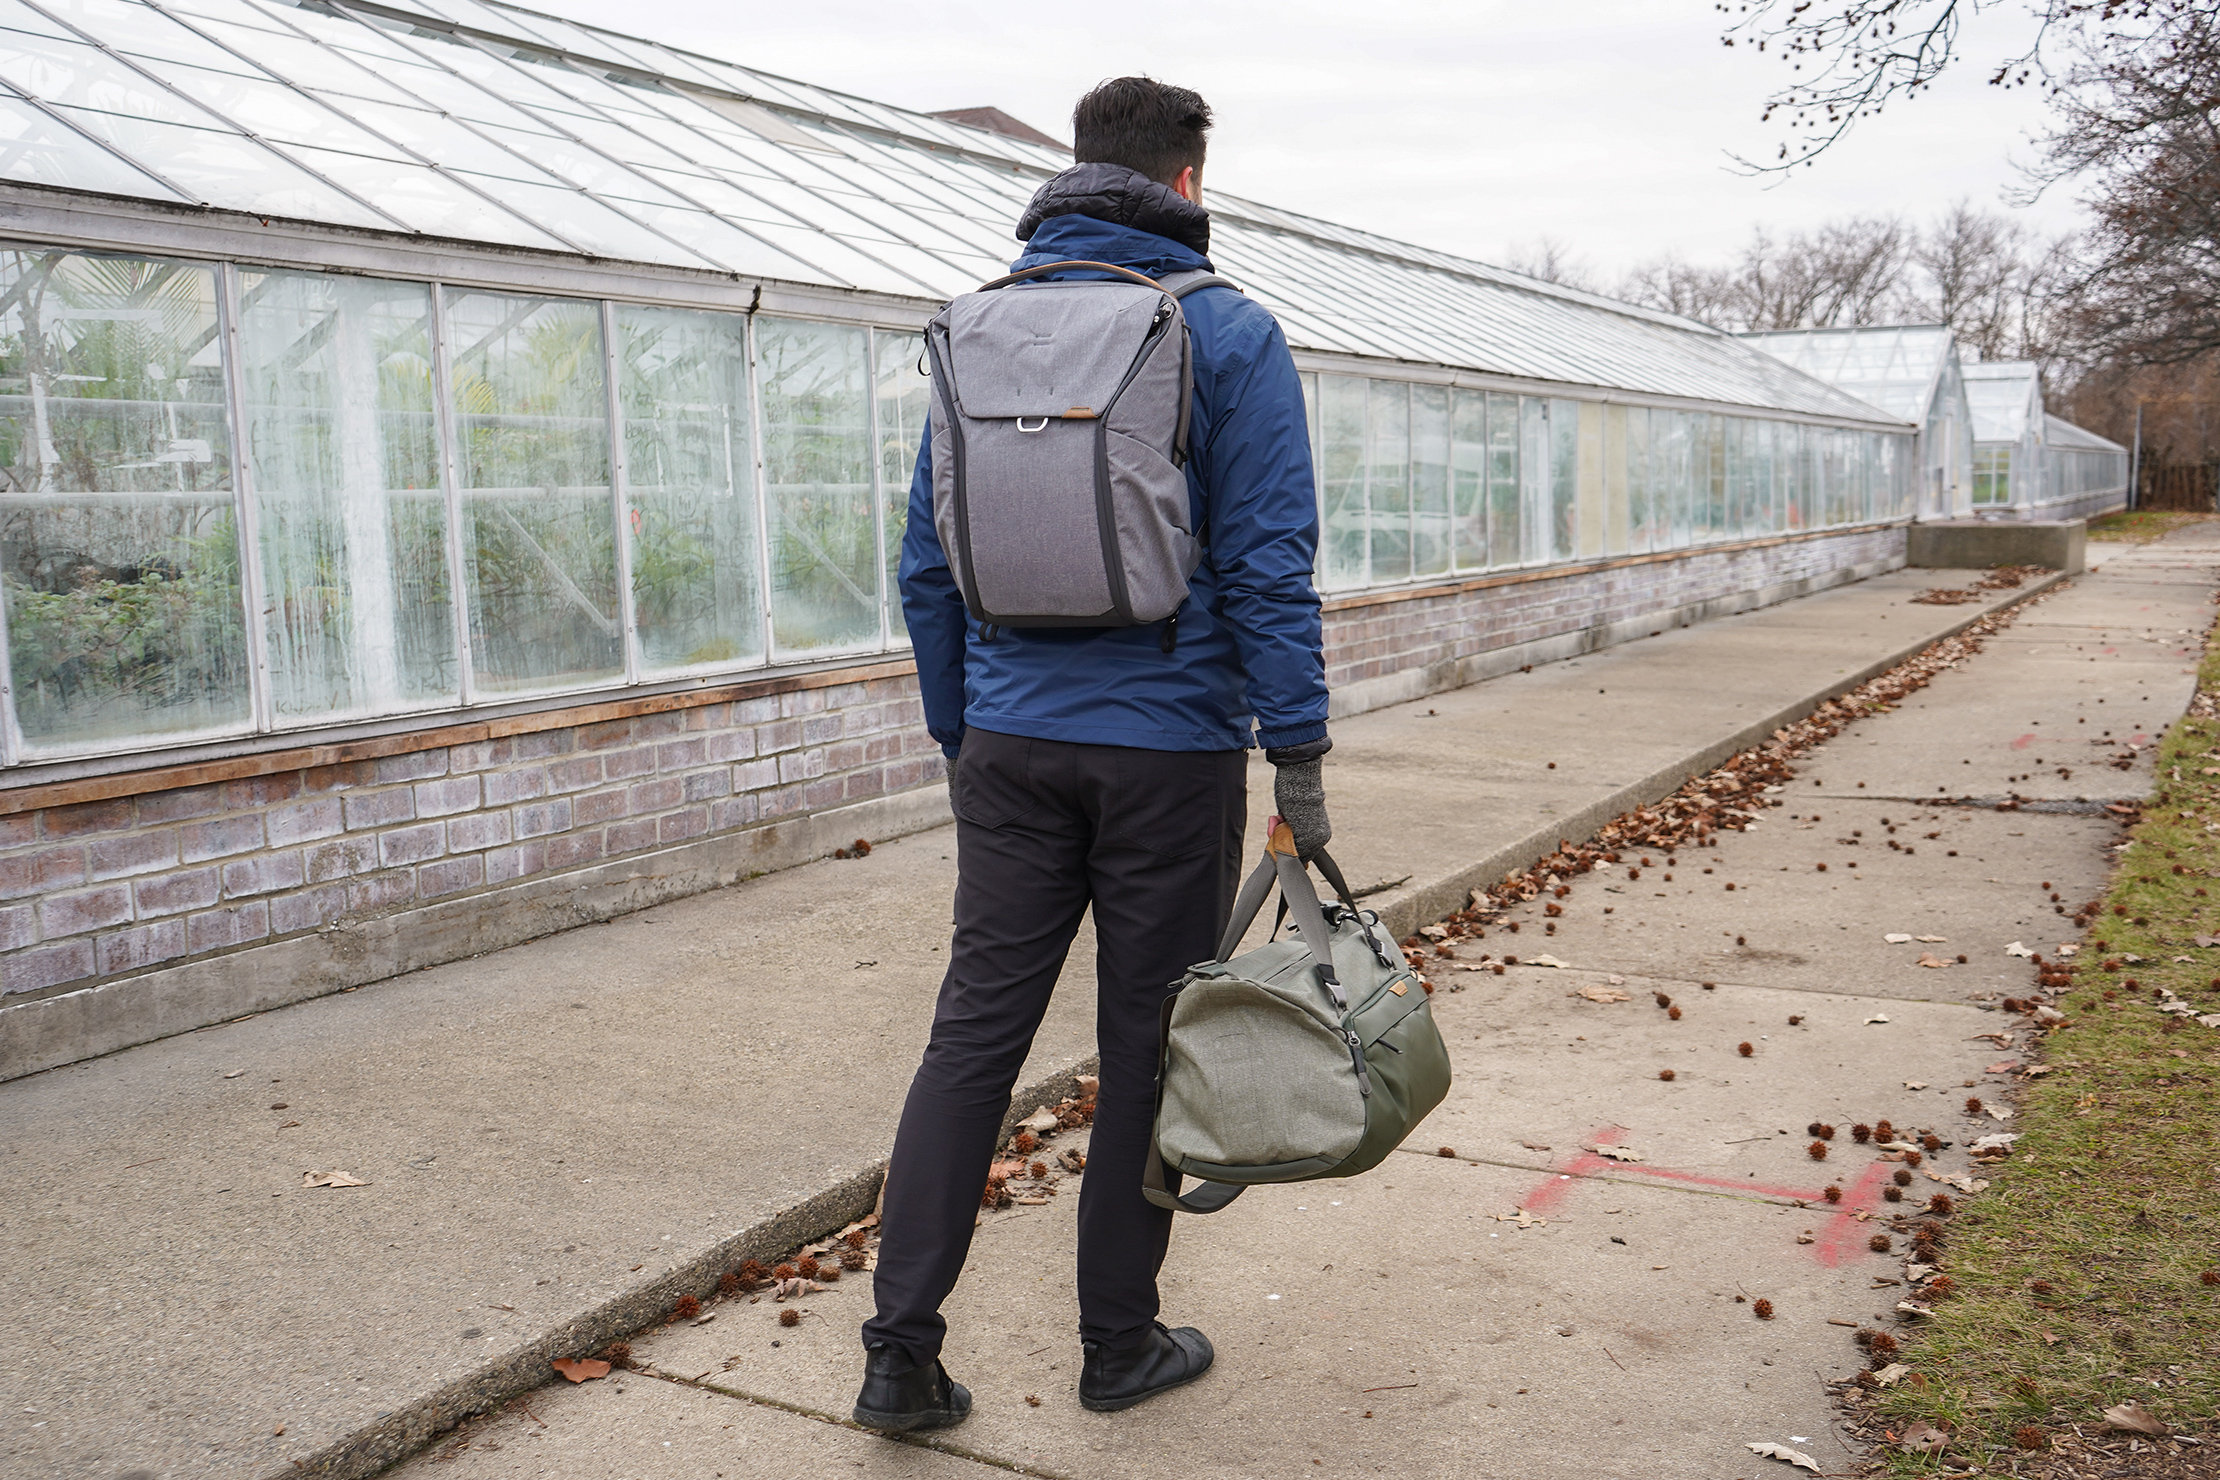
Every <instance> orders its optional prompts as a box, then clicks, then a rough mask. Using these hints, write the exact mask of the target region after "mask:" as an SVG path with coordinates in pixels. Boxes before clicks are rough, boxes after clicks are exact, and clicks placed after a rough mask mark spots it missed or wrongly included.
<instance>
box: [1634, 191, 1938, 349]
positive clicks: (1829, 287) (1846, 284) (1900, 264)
mask: <svg viewBox="0 0 2220 1480" xmlns="http://www.w3.org/2000/svg"><path fill="white" fill-rule="evenodd" d="M1909 240H1910V234H1909V233H1908V231H1907V230H1906V228H1905V226H1904V224H1903V223H1902V222H1901V221H1899V220H1897V219H1895V218H1894V217H1888V216H1853V217H1846V218H1845V219H1843V220H1840V221H1830V222H1828V223H1826V224H1825V225H1823V226H1821V227H1819V228H1818V229H1817V230H1815V231H1811V232H1792V233H1790V234H1789V235H1788V236H1786V237H1782V238H1775V237H1773V236H1770V235H1768V234H1767V233H1766V232H1765V230H1764V229H1763V228H1760V229H1758V230H1757V231H1754V232H1752V233H1751V235H1750V241H1749V244H1748V245H1747V246H1745V247H1744V248H1743V249H1742V252H1741V255H1740V257H1739V258H1738V259H1737V260H1736V261H1735V262H1734V263H1733V264H1732V265H1731V266H1727V267H1705V266H1701V265H1692V264H1689V263H1686V262H1682V261H1681V260H1679V259H1678V258H1676V257H1670V256H1668V257H1663V258H1660V259H1658V260H1657V261H1655V262H1651V263H1647V264H1645V265H1643V266H1641V267H1637V268H1636V269H1635V270H1634V271H1633V272H1632V273H1630V274H1628V276H1627V278H1626V279H1625V281H1624V282H1622V283H1621V284H1620V286H1619V288H1618V290H1617V291H1618V295H1619V296H1620V297H1622V298H1624V299H1626V300H1628V301H1629V302H1633V303H1641V304H1645V305H1648V306H1650V307H1653V308H1662V309H1667V310H1669V311H1671V312H1673V313H1679V314H1685V315H1687V316H1688V317H1690V318H1695V319H1702V320H1704V321H1705V322H1707V323H1713V324H1718V325H1720V326H1721V327H1722V328H1730V329H1737V330H1741V329H1806V328H1817V327H1826V326H1830V325H1846V324H1872V323H1881V322H1885V321H1887V320H1888V319H1889V318H1890V317H1891V313H1890V306H1891V304H1892V303H1893V300H1894V298H1895V297H1896V296H1897V290H1898V285H1899V283H1900V281H1901V278H1902V276H1903V269H1904V262H1905V256H1906V251H1907V247H1908V244H1909Z"/></svg>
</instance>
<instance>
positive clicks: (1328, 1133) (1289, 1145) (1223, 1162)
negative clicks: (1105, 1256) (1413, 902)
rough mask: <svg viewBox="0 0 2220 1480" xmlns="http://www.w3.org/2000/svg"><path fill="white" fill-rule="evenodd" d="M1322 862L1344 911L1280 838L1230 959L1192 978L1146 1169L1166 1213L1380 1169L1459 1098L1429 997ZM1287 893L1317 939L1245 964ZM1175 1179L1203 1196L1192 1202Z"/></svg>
mask: <svg viewBox="0 0 2220 1480" xmlns="http://www.w3.org/2000/svg"><path fill="white" fill-rule="evenodd" d="M1315 861H1316V862H1317V864H1318V867H1319V870H1320V871H1321V872H1322V873H1324V874H1325V876H1326V881H1327V882H1328V883H1330V884H1332V885H1333V886H1334V889H1335V892H1336V893H1338V894H1339V895H1340V896H1341V903H1340V904H1339V905H1327V906H1324V907H1321V906H1320V905H1319V902H1318V894H1317V891H1315V890H1314V889H1312V888H1311V883H1310V875H1309V873H1308V872H1306V871H1305V869H1304V867H1303V865H1302V863H1301V862H1299V861H1298V860H1297V858H1296V856H1295V839H1294V836H1293V835H1292V834H1291V833H1290V832H1289V831H1288V828H1287V825H1286V824H1285V823H1281V824H1279V825H1278V826H1276V827H1275V828H1274V829H1273V830H1272V837H1271V840H1270V842H1268V843H1267V844H1266V846H1265V858H1264V862H1263V864H1262V865H1261V866H1259V867H1258V869H1257V871H1256V872H1255V873H1254V874H1252V875H1250V877H1249V881H1248V882H1247V883H1246V884H1244V885H1243V886H1242V888H1241V897H1240V898H1239V899H1238V900H1236V901H1235V903H1234V906H1233V918H1232V920H1231V921H1230V922H1229V923H1228V924H1227V926H1226V933H1225V937H1224V939H1223V940H1221V941H1220V942H1219V945H1218V956H1217V959H1216V960H1213V961H1205V962H1203V963H1202V964H1201V965H1199V966H1191V967H1189V968H1188V969H1187V975H1186V977H1185V979H1183V980H1182V981H1181V982H1180V983H1179V984H1178V985H1177V986H1176V987H1175V988H1174V989H1173V992H1172V994H1171V995H1170V996H1169V997H1167V998H1166V999H1165V1001H1164V1009H1163V1011H1164V1040H1163V1050H1162V1058H1161V1059H1160V1061H1159V1064H1158V1069H1157V1080H1156V1134H1155V1137H1154V1139H1153V1140H1152V1142H1151V1143H1150V1146H1149V1155H1148V1159H1147V1160H1146V1161H1145V1162H1144V1163H1143V1164H1142V1172H1141V1195H1142V1196H1143V1197H1146V1198H1147V1199H1148V1200H1149V1201H1150V1202H1152V1203H1154V1204H1155V1205H1156V1206H1158V1207H1160V1208H1170V1209H1173V1210H1175V1211H1178V1212H1182V1213H1215V1212H1216V1211H1218V1210H1219V1209H1220V1208H1222V1207H1224V1206H1225V1205H1226V1204H1228V1203H1230V1202H1232V1201H1233V1200H1234V1199H1235V1198H1237V1197H1239V1196H1240V1195H1241V1190H1242V1189H1243V1188H1244V1187H1248V1186H1252V1185H1254V1184H1256V1183H1260V1182H1307V1181H1310V1180H1312V1179H1314V1178H1319V1177H1353V1176H1355V1175H1357V1174H1358V1173H1359V1172H1367V1171H1370V1170H1371V1169H1372V1168H1374V1167H1376V1166H1378V1165H1379V1164H1380V1163H1381V1162H1382V1161H1383V1160H1385V1159H1386V1157H1387V1154H1388V1153H1389V1152H1390V1151H1393V1150H1394V1149H1395V1148H1396V1147H1397V1146H1398V1145H1400V1144H1401V1143H1402V1141H1403V1138H1404V1137H1405V1136H1407V1135H1409V1134H1410V1133H1411V1129H1412V1127H1414V1126H1416V1125H1417V1124H1418V1123H1419V1121H1421V1120H1423V1119H1425V1118H1426V1115H1427V1112H1429V1111H1431V1110H1432V1109H1433V1108H1434V1107H1435V1106H1436V1105H1439V1104H1440V1103H1441V1102H1442V1099H1443V1097H1444V1096H1446V1095H1447V1094H1448V1093H1449V1049H1448V1046H1447V1045H1446V1044H1444V1043H1443V1042H1442V1037H1441V1030H1440V1029H1439V1028H1437V1027H1436V1026H1435V1025H1434V1013H1433V1006H1432V1004H1431V1003H1430V1002H1428V1000H1427V995H1426V994H1427V991H1428V988H1427V987H1426V986H1425V985H1424V984H1423V983H1421V982H1420V981H1419V980H1418V978H1417V977H1416V976H1415V975H1414V974H1413V973H1412V971H1411V969H1410V967H1409V966H1407V965H1406V964H1404V960H1403V953H1402V951H1401V950H1400V949H1398V948H1397V947H1396V944H1395V942H1394V941H1393V940H1392V939H1391V938H1390V937H1389V936H1388V933H1387V931H1386V929H1385V928H1384V927H1383V926H1382V925H1381V924H1380V917H1379V916H1378V915H1376V914H1374V913H1372V912H1371V911H1370V910H1360V909H1358V908H1357V906H1356V903H1355V901H1354V899H1353V898H1352V896H1351V895H1350V893H1349V885H1348V883H1347V881H1346V880H1344V879H1343V878H1342V876H1341V870H1340V869H1339V868H1338V867H1336V866H1335V864H1334V861H1333V859H1332V858H1330V857H1328V856H1327V854H1326V852H1325V851H1324V850H1323V849H1321V850H1319V852H1318V854H1317V855H1316V859H1315ZM1275 881H1276V882H1277V883H1278V884H1279V886H1280V899H1281V903H1282V905H1283V907H1284V908H1285V909H1286V910H1287V911H1288V912H1289V913H1291V914H1292V915H1293V916H1294V917H1295V924H1296V927H1297V929H1298V930H1299V931H1300V932H1301V937H1302V938H1301V939H1300V940H1279V939H1274V940H1271V941H1269V942H1267V943H1266V944H1264V945H1261V946H1258V947H1257V948H1256V949H1255V950H1253V951H1248V952H1245V953H1243V954H1242V955H1239V956H1235V955H1234V954H1233V952H1234V948H1235V947H1236V946H1238V945H1239V944H1240V943H1241V936H1242V933H1243V932H1244V931H1246V930H1247V929H1248V928H1249V922H1250V921H1251V920H1253V919H1255V918H1256V913H1257V911H1258V910H1259V909H1260V908H1262V907H1263V904H1264V898H1265V895H1266V894H1267V893H1269V892H1270V890H1271V887H1272V885H1273V883H1274V882H1275ZM1272 933H1273V935H1274V936H1275V937H1276V936H1277V935H1278V934H1279V926H1278V921H1277V920H1275V921H1274V922H1273V932H1272ZM1167 1167H1169V1168H1170V1169H1171V1170H1172V1171H1174V1172H1180V1173H1184V1174H1186V1175H1187V1176H1191V1177H1200V1178H1201V1179H1202V1184H1203V1185H1202V1186H1200V1187H1198V1188H1196V1189H1195V1190H1193V1191H1192V1192H1189V1193H1186V1194H1185V1195H1181V1194H1179V1193H1177V1192H1175V1191H1174V1190H1173V1183H1172V1179H1171V1178H1170V1177H1169V1176H1168V1175H1167V1173H1166V1170H1165V1169H1166V1168H1167Z"/></svg>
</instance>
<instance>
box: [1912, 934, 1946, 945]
mask: <svg viewBox="0 0 2220 1480" xmlns="http://www.w3.org/2000/svg"><path fill="white" fill-rule="evenodd" d="M1912 939H1913V940H1916V941H1918V942H1919V943H1920V944H1921V945H1923V946H1939V945H1947V944H1949V942H1950V937H1949V936H1947V935H1915V936H1913V937H1912Z"/></svg>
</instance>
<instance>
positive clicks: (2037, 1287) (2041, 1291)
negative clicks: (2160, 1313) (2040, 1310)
mask: <svg viewBox="0 0 2220 1480" xmlns="http://www.w3.org/2000/svg"><path fill="white" fill-rule="evenodd" d="M2205 1283H2206V1284H2208V1285H2220V1279H2208V1280H2206V1281H2205ZM2027 1288H2028V1289H2030V1290H2033V1291H2034V1292H2035V1293H2036V1294H2038V1295H2055V1294H2057V1293H2058V1287H2057V1286H2056V1285H2054V1284H2052V1283H2051V1282H2050V1281H2049V1280H2029V1281H2028V1282H2027Z"/></svg>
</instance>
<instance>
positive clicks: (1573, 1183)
mask: <svg viewBox="0 0 2220 1480" xmlns="http://www.w3.org/2000/svg"><path fill="white" fill-rule="evenodd" d="M1623 1134H1624V1132H1623V1131H1621V1130H1620V1129H1619V1127H1617V1126H1615V1125H1608V1126H1605V1127H1604V1128H1603V1129H1601V1130H1599V1131H1597V1132H1596V1133H1595V1134H1594V1135H1592V1136H1590V1137H1589V1138H1588V1140H1589V1141H1590V1143H1591V1144H1594V1145H1597V1146H1613V1145H1616V1144H1618V1141H1619V1138H1620V1136H1622V1135H1623ZM1889 1171H1890V1168H1889V1166H1888V1165H1887V1163H1885V1162H1878V1161H1877V1162H1874V1163H1872V1164H1871V1165H1869V1166H1867V1167H1866V1169H1865V1172H1864V1174H1863V1175H1861V1176H1860V1177H1859V1178H1858V1180H1857V1183H1856V1185H1854V1186H1852V1187H1850V1188H1848V1189H1846V1190H1845V1191H1844V1192H1843V1195H1842V1201H1841V1203H1840V1204H1835V1205H1830V1204H1829V1203H1828V1202H1827V1200H1826V1198H1827V1195H1826V1193H1825V1192H1823V1191H1814V1190H1812V1189H1810V1188H1805V1187H1778V1186H1774V1185H1772V1184H1770V1183H1765V1182H1758V1181H1753V1180H1752V1179H1750V1178H1748V1177H1745V1178H1743V1179H1742V1180H1741V1181H1739V1182H1738V1181H1736V1180H1735V1179H1734V1178H1732V1177H1714V1176H1711V1175H1709V1174H1707V1173H1704V1172H1682V1171H1676V1170H1674V1169H1673V1168H1671V1167H1653V1166H1649V1165H1647V1164H1645V1163H1643V1162H1638V1161H1613V1160H1612V1159H1611V1158H1610V1157H1607V1156H1598V1155H1597V1154H1596V1153H1595V1152H1593V1151H1582V1152H1581V1153H1580V1154H1579V1155H1578V1156H1573V1157H1568V1158H1566V1159H1565V1160H1564V1161H1563V1162H1560V1163H1559V1164H1558V1167H1557V1170H1556V1171H1555V1172H1554V1173H1552V1174H1551V1175H1550V1177H1549V1179H1548V1180H1547V1181H1545V1182H1543V1183H1541V1184H1540V1185H1539V1186H1537V1187H1536V1188H1535V1189H1534V1190H1533V1191H1532V1192H1529V1193H1528V1194H1527V1195H1526V1200H1525V1201H1524V1202H1523V1203H1521V1204H1520V1206H1521V1207H1523V1208H1525V1209H1526V1211H1528V1212H1529V1213H1534V1214H1538V1215H1541V1216H1547V1215H1548V1214H1550V1213H1551V1212H1554V1211H1555V1210H1556V1209H1557V1208H1558V1207H1560V1206H1561V1205H1563V1203H1564V1201H1565V1198H1566V1196H1567V1194H1569V1193H1570V1192H1571V1191H1572V1190H1573V1189H1574V1188H1575V1187H1577V1186H1579V1185H1580V1184H1581V1183H1582V1182H1586V1181H1592V1180H1594V1179H1595V1178H1596V1177H1597V1176H1599V1175H1600V1174H1602V1173H1605V1172H1609V1173H1611V1174H1613V1175H1615V1176H1626V1177H1654V1178H1657V1179H1658V1180H1659V1181H1663V1182H1687V1183H1693V1184H1695V1185H1696V1186H1699V1187H1717V1188H1720V1189H1722V1190H1724V1191H1728V1192H1755V1193H1757V1194H1759V1195H1761V1196H1764V1197H1778V1198H1783V1199H1786V1200H1788V1201H1790V1202H1803V1203H1810V1204H1813V1205H1815V1206H1817V1207H1828V1206H1834V1207H1835V1208H1836V1209H1837V1210H1836V1211H1835V1213H1834V1216H1832V1217H1831V1218H1829V1219H1828V1220H1827V1227H1826V1230H1825V1231H1824V1232H1822V1233H1820V1234H1819V1235H1818V1236H1817V1237H1816V1239H1815V1240H1814V1241H1813V1243H1812V1244H1811V1246H1810V1247H1811V1256H1812V1258H1814V1259H1816V1260H1818V1261H1819V1262H1820V1263H1821V1264H1823V1265H1825V1266H1826V1267H1827V1268H1829V1269H1833V1268H1834V1267H1835V1266H1837V1265H1839V1264H1840V1263H1842V1261H1843V1259H1844V1257H1845V1256H1848V1255H1852V1254H1855V1253H1857V1252H1858V1250H1859V1248H1860V1247H1861V1246H1862V1245H1863V1244H1864V1242H1865V1238H1866V1235H1865V1233H1864V1231H1863V1228H1864V1222H1863V1220H1862V1219H1860V1218H1859V1217H1858V1216H1857V1215H1858V1214H1859V1213H1861V1212H1870V1211H1871V1210H1872V1209H1873V1208H1874V1206H1875V1205H1876V1204H1878V1203H1879V1202H1880V1201H1881V1189H1882V1187H1883V1186H1885V1185H1886V1184H1887V1182H1888V1180H1889Z"/></svg>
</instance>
